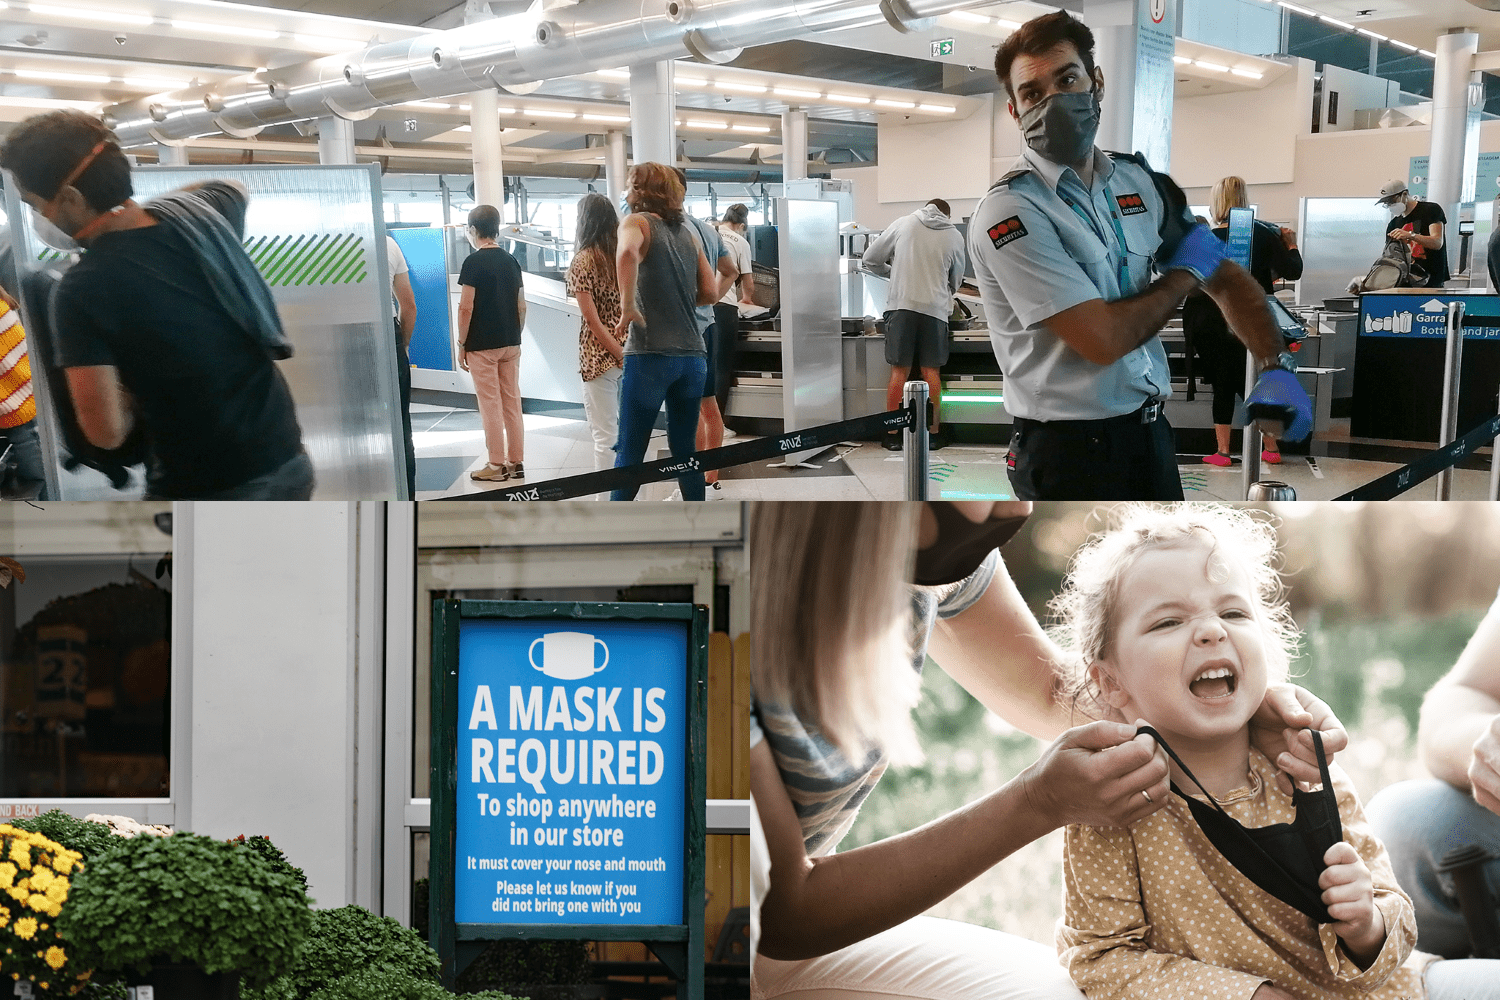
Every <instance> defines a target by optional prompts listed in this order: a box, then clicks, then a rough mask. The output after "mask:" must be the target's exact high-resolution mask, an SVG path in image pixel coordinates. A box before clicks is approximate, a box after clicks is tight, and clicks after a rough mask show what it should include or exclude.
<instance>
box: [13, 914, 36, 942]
mask: <svg viewBox="0 0 1500 1000" xmlns="http://www.w3.org/2000/svg"><path fill="white" fill-rule="evenodd" d="M35 936H36V918H35V917H22V918H21V919H20V920H17V921H16V937H18V938H20V939H21V940H22V941H30V940H31V939H32V938H33V937H35Z"/></svg>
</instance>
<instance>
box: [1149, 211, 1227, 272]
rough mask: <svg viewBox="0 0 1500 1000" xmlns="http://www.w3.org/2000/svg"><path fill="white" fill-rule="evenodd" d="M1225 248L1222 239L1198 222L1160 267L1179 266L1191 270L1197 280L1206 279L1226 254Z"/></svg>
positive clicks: (1164, 268) (1176, 267) (1167, 268)
mask: <svg viewBox="0 0 1500 1000" xmlns="http://www.w3.org/2000/svg"><path fill="white" fill-rule="evenodd" d="M1226 250H1227V246H1226V244H1225V243H1224V241H1223V240H1221V239H1219V238H1218V237H1217V236H1215V235H1214V233H1213V230H1212V229H1209V228H1208V227H1207V226H1205V225H1204V224H1203V223H1201V222H1200V223H1198V224H1197V225H1196V226H1194V227H1193V228H1192V229H1189V230H1188V231H1187V235H1185V236H1184V237H1183V238H1182V241H1181V242H1180V243H1178V244H1177V249H1176V250H1174V251H1172V256H1171V257H1169V258H1167V261H1166V263H1164V264H1162V268H1163V270H1167V271H1172V270H1177V269H1179V268H1180V269H1182V270H1185V271H1191V272H1192V273H1193V274H1194V276H1196V277H1197V279H1198V280H1199V281H1207V280H1208V279H1209V276H1210V275H1212V274H1213V273H1214V271H1216V270H1218V267H1219V264H1220V263H1221V262H1222V261H1223V260H1224V258H1225V257H1226V256H1227V254H1226V252H1225V251H1226Z"/></svg>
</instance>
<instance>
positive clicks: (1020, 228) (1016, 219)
mask: <svg viewBox="0 0 1500 1000" xmlns="http://www.w3.org/2000/svg"><path fill="white" fill-rule="evenodd" d="M985 232H986V233H987V234H988V235H989V238H990V242H991V243H993V244H995V249H996V250H999V249H1000V248H1001V247H1003V246H1005V244H1007V243H1014V242H1015V241H1016V240H1018V239H1020V238H1021V237H1022V236H1025V235H1026V227H1025V226H1024V225H1022V224H1021V217H1020V216H1019V215H1012V216H1011V217H1010V218H1008V219H1004V220H1002V221H1000V222H997V223H995V224H994V225H993V226H991V227H990V228H989V229H987V230H985Z"/></svg>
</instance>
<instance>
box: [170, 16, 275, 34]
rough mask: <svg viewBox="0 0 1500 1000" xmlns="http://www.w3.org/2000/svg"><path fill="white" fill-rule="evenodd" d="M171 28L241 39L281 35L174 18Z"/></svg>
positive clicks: (237, 26)
mask: <svg viewBox="0 0 1500 1000" xmlns="http://www.w3.org/2000/svg"><path fill="white" fill-rule="evenodd" d="M172 27H174V28H176V29H177V30H178V31H196V32H201V33H202V34H205V35H233V36H236V37H243V38H275V37H276V36H277V35H280V34H281V32H279V31H272V30H270V29H269V28H244V27H241V26H239V25H237V24H209V23H208V22H206V21H179V20H177V19H175V18H174V19H173V20H172Z"/></svg>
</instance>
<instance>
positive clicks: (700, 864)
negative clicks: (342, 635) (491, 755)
mask: <svg viewBox="0 0 1500 1000" xmlns="http://www.w3.org/2000/svg"><path fill="white" fill-rule="evenodd" d="M497 619H499V620H506V619H508V620H522V621H537V622H557V623H570V624H579V623H583V622H605V621H633V622H683V623H686V624H687V626H688V637H687V638H688V641H687V665H686V666H687V682H688V691H687V697H686V699H685V701H686V703H687V713H688V714H687V742H688V747H687V750H688V754H687V761H686V771H687V799H686V802H685V813H684V825H685V829H684V831H683V833H684V836H683V845H684V850H685V851H686V857H685V858H684V859H683V860H684V864H683V887H682V888H683V892H682V899H683V915H682V923H680V924H661V925H643V924H615V925H611V924H460V923H458V922H457V919H456V912H455V886H454V878H455V874H456V871H457V862H458V858H457V842H456V836H457V819H458V816H457V809H458V739H459V737H458V724H459V723H458V715H459V711H458V635H459V625H460V624H461V623H462V622H464V621H478V620H491V621H493V620H497ZM707 718H708V609H707V608H705V607H702V606H700V605H693V604H627V603H602V602H593V603H591V602H567V603H549V602H542V601H465V600H454V599H449V598H436V599H434V600H433V602H432V835H431V836H432V839H431V850H430V854H429V868H428V872H429V878H430V882H429V886H430V889H429V891H430V900H429V904H428V906H429V908H428V914H429V917H430V920H431V923H430V925H429V926H430V928H431V930H430V934H431V940H430V943H431V944H432V947H433V948H434V949H435V950H436V951H437V953H438V957H439V958H440V959H441V961H442V979H443V985H444V986H445V987H447V988H448V989H450V990H451V989H453V988H454V983H455V980H457V978H458V974H459V973H460V972H462V971H463V970H464V969H465V968H467V967H468V966H469V964H470V963H471V962H473V961H474V959H476V958H478V957H479V954H480V953H481V952H482V951H484V949H485V947H487V946H488V944H489V943H490V942H491V941H500V940H518V939H525V940H563V939H571V940H584V941H641V942H643V943H644V944H646V946H647V947H649V948H650V949H651V951H652V952H654V953H655V954H656V957H657V958H659V959H660V960H661V961H662V963H663V964H665V965H666V966H667V967H668V968H669V969H671V970H672V973H673V975H675V976H676V977H677V995H678V997H679V998H682V1000H688V998H697V997H702V996H703V962H704V957H703V956H704V952H703V949H704V940H703V934H704V930H703V908H704V898H703V893H704V849H705V836H706V827H705V824H706V822H707V817H706V815H705V811H704V810H705V805H706V803H705V799H706V796H707V785H708V776H707V770H708V726H707Z"/></svg>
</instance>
